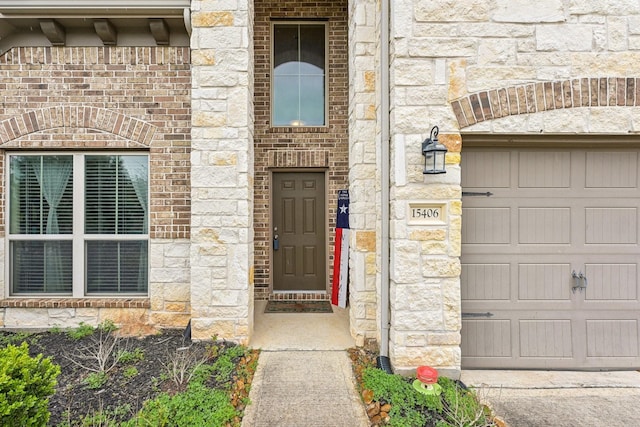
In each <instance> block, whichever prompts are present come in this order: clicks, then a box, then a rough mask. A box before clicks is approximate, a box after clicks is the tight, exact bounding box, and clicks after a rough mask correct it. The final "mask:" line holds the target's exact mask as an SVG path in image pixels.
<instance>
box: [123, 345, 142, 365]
mask: <svg viewBox="0 0 640 427" xmlns="http://www.w3.org/2000/svg"><path fill="white" fill-rule="evenodd" d="M118 359H119V361H120V362H122V363H136V362H140V361H141V360H144V351H142V349H141V348H139V347H136V348H135V350H133V351H129V350H121V351H120V353H119V355H118Z"/></svg>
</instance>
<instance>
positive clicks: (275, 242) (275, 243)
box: [273, 227, 280, 251]
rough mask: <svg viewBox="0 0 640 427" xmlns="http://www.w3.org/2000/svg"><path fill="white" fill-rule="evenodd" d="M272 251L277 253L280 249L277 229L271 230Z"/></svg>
mask: <svg viewBox="0 0 640 427" xmlns="http://www.w3.org/2000/svg"><path fill="white" fill-rule="evenodd" d="M273 233H274V234H273V250H274V251H277V250H278V249H280V240H278V227H274V228H273Z"/></svg>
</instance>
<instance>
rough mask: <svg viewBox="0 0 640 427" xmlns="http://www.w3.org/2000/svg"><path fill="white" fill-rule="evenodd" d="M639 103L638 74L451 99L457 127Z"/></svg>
mask: <svg viewBox="0 0 640 427" xmlns="http://www.w3.org/2000/svg"><path fill="white" fill-rule="evenodd" d="M639 105H640V78H633V77H629V78H627V77H584V78H576V79H566V80H556V81H549V82H539V83H528V84H521V85H513V86H505V87H502V88H497V89H491V90H485V91H478V92H475V93H471V94H469V95H466V96H464V97H462V98H458V99H456V100H454V101H452V102H451V106H452V108H453V112H454V113H455V115H456V119H457V121H458V124H459V126H460V129H463V128H466V127H469V126H472V125H475V124H477V123H480V122H484V121H487V120H493V119H498V118H502V117H507V116H515V115H519V114H531V113H539V112H543V111H552V110H561V109H569V108H577V107H625V106H626V107H633V106H639Z"/></svg>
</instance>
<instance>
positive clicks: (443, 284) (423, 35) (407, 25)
mask: <svg viewBox="0 0 640 427" xmlns="http://www.w3.org/2000/svg"><path fill="white" fill-rule="evenodd" d="M638 24H640V4H638V3H636V2H628V1H626V0H610V1H599V0H575V1H572V2H566V1H563V0H542V1H540V2H535V3H532V2H525V1H513V0H492V1H485V0H462V1H457V2H451V1H448V0H436V1H432V0H398V1H393V13H392V24H391V25H392V41H391V44H392V52H393V57H392V64H391V73H392V79H391V85H392V102H391V103H392V105H393V106H394V108H393V111H392V126H391V129H392V133H393V135H392V153H393V154H392V155H393V157H394V159H393V160H392V165H394V167H393V168H392V181H393V182H392V200H393V202H392V212H393V213H392V217H393V224H392V242H391V251H392V273H391V276H392V277H391V279H392V289H391V292H392V307H393V315H392V331H391V335H392V343H391V350H392V363H393V364H394V366H395V367H397V368H399V369H403V368H406V369H410V368H415V367H416V366H418V365H423V364H429V365H432V366H436V367H439V368H442V369H447V368H449V369H453V370H458V369H459V368H460V360H461V359H460V358H461V355H460V348H459V343H460V333H459V332H460V328H461V312H460V273H461V267H460V262H459V256H460V255H461V254H460V247H461V236H460V229H461V228H460V220H461V216H460V214H461V204H460V198H461V189H460V167H459V165H458V164H459V162H460V159H461V154H460V150H461V148H462V157H464V149H463V147H461V143H462V142H463V140H464V135H461V133H460V129H461V128H465V129H464V130H465V132H488V133H501V134H509V133H535V134H538V135H540V134H541V133H542V134H544V133H565V132H566V133H578V134H580V133H582V134H587V133H591V132H600V133H609V134H615V133H627V132H629V131H632V132H633V131H637V130H638V128H639V127H640V126H639V125H640V113H639V112H638V109H637V108H634V107H632V106H631V104H630V103H628V101H627V99H626V98H627V95H628V94H629V93H631V92H633V93H634V95H633V96H634V97H635V91H631V92H630V90H629V85H630V84H631V80H626V79H635V78H637V77H638V74H639V73H638V70H639V69H638V67H637V64H638V63H639V61H640V30H639V29H638V28H640V25H638ZM595 78H604V80H605V81H606V82H607V83H606V84H605V85H604V86H602V83H603V80H601V79H595ZM586 79H588V80H586ZM618 79H625V80H624V81H625V86H624V95H622V94H621V95H619V96H617V98H616V97H615V96H614V95H616V94H617V93H620V92H618V90H622V89H620V87H621V84H620V82H622V81H623V80H618ZM594 80H597V81H598V89H597V90H598V91H600V90H606V92H607V93H606V94H603V93H600V94H599V95H598V96H597V99H599V101H598V103H597V104H598V105H596V104H594V103H593V102H589V103H586V104H585V103H584V102H583V100H585V98H589V99H593V96H594V91H595V90H596V89H595V88H596V85H595V82H594ZM614 82H615V84H614ZM633 84H635V81H634V82H633ZM603 87H604V89H603ZM539 89H541V90H539ZM501 97H502V98H501ZM505 97H506V98H505ZM612 97H613V98H615V99H616V101H615V102H612V101H611V99H612ZM622 98H625V101H624V102H622V101H620V102H618V100H621V99H622ZM505 99H506V104H505V103H503V102H502V100H505ZM568 100H571V102H570V103H569V102H567V101H568ZM604 100H607V101H606V102H604ZM514 102H515V103H514ZM474 103H475V104H478V105H474ZM560 105H561V106H562V108H559V107H560ZM633 105H635V101H634V103H633ZM505 108H507V109H508V111H507V110H506V109H505ZM433 125H438V126H439V127H440V131H441V138H440V140H441V141H442V142H445V144H446V145H448V147H449V154H448V157H447V161H448V169H447V174H446V175H444V176H435V177H434V176H426V177H425V176H423V175H422V173H421V163H422V156H421V154H420V150H419V145H420V142H421V141H422V140H423V139H424V138H425V137H427V136H428V134H429V130H430V128H431V127H432V126H433ZM420 199H422V200H440V201H443V202H444V203H446V204H447V206H448V208H449V219H448V222H447V224H445V225H444V226H442V227H437V226H430V227H426V226H417V225H410V224H409V222H408V212H407V205H408V202H409V201H412V200H420Z"/></svg>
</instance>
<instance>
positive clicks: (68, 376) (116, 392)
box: [0, 330, 257, 426]
mask: <svg viewBox="0 0 640 427" xmlns="http://www.w3.org/2000/svg"><path fill="white" fill-rule="evenodd" d="M22 337H23V334H20V335H15V334H14V333H12V332H5V331H2V332H0V346H4V345H6V344H7V343H9V342H11V341H17V342H12V343H14V344H16V345H18V344H19V343H20V341H21V340H20V339H17V340H16V339H15V338H22ZM94 337H95V333H94ZM91 339H92V338H91V337H85V338H82V339H79V340H78V339H72V338H71V337H69V336H68V335H67V334H66V333H64V332H39V333H34V334H29V335H28V336H27V338H26V341H27V343H28V344H29V350H30V353H31V354H32V355H37V354H39V353H42V354H43V355H44V356H45V357H51V359H52V360H53V362H54V363H56V364H58V365H60V368H61V374H60V376H59V377H58V385H57V387H56V392H55V394H54V395H53V396H52V397H51V398H50V399H49V408H50V411H51V418H50V421H49V425H50V426H58V425H60V424H61V423H65V424H66V425H69V424H71V425H76V424H77V423H78V421H79V420H80V419H81V418H82V417H83V416H86V415H89V416H91V415H94V414H96V413H97V412H100V411H108V412H113V411H115V410H116V409H119V410H120V412H121V414H120V415H119V416H118V418H120V419H128V418H130V417H131V416H132V415H133V414H135V413H136V412H137V411H138V410H139V409H140V408H141V407H142V405H143V403H144V402H145V401H146V400H149V399H152V398H154V397H156V396H157V395H159V394H160V393H162V392H169V393H174V392H177V391H181V389H184V388H185V387H186V382H185V383H184V384H183V385H182V386H180V385H176V383H175V382H174V381H172V379H171V375H169V374H168V373H169V368H168V366H171V360H172V358H171V357H172V356H171V355H175V354H176V349H179V348H182V349H183V351H184V350H185V349H184V348H185V347H190V348H189V350H188V351H190V352H191V351H193V352H195V353H198V354H205V353H206V352H207V346H211V343H199V342H194V343H192V342H191V341H189V340H185V338H184V337H183V331H181V330H166V331H164V332H163V333H162V334H158V335H151V336H145V337H140V338H125V337H122V338H120V341H119V344H120V346H121V348H126V350H127V351H128V352H130V353H134V352H138V353H140V352H142V354H143V357H142V358H141V360H137V361H135V362H127V363H123V362H119V363H118V364H117V365H116V366H115V368H114V369H112V370H111V371H110V372H109V373H108V375H107V381H106V383H105V384H104V385H103V386H101V387H98V388H91V387H90V386H89V385H88V384H87V382H86V379H87V377H88V375H90V374H91V371H90V370H88V369H86V368H83V367H81V366H78V364H76V363H74V362H73V361H72V359H74V360H76V361H78V360H79V359H78V357H77V356H78V354H80V353H82V352H83V351H82V348H87V347H90V346H93V345H94V343H95V339H94V341H93V342H91V341H90V340H91ZM230 345H233V344H231V343H220V342H218V343H216V346H218V347H219V348H222V347H224V346H230ZM253 357H254V358H256V357H257V355H255V354H254V356H253ZM173 358H174V359H175V356H173ZM249 358H251V357H249ZM242 359H243V360H242V363H244V364H246V363H247V361H246V360H245V358H242ZM82 363H85V364H91V363H95V361H93V362H92V361H91V359H89V360H85V361H83V362H82ZM239 364H240V362H239ZM133 368H135V369H133ZM236 369H239V367H238V366H237V367H236ZM232 375H233V374H232ZM242 384H243V388H244V382H242ZM208 385H211V384H208ZM213 385H214V386H215V384H213ZM248 388H249V387H248V384H247V386H246V392H247V393H248ZM241 394H242V391H241ZM242 397H243V396H242ZM241 400H242V399H236V402H235V403H237V404H238V406H237V409H243V408H242V407H240V405H242V403H241Z"/></svg>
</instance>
